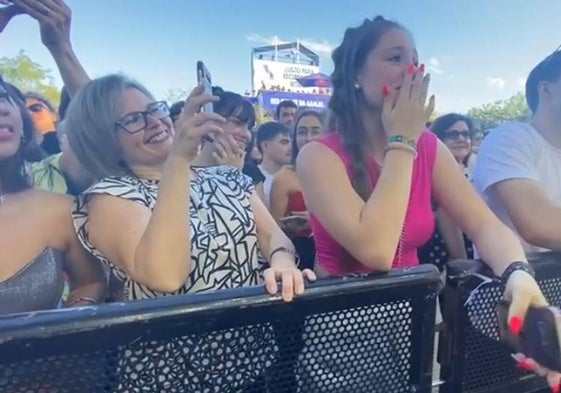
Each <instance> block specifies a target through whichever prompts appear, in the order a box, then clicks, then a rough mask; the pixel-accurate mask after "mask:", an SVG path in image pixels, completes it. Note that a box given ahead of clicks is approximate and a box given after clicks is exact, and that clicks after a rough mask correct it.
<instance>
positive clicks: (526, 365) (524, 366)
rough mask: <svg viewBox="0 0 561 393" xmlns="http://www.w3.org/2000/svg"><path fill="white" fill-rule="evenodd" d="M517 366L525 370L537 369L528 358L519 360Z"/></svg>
mask: <svg viewBox="0 0 561 393" xmlns="http://www.w3.org/2000/svg"><path fill="white" fill-rule="evenodd" d="M517 366H518V367H519V368H521V369H523V370H526V371H534V370H535V367H534V366H533V365H532V364H531V363H530V362H528V361H527V360H521V361H519V362H518V364H517Z"/></svg>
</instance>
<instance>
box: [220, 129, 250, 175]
mask: <svg viewBox="0 0 561 393" xmlns="http://www.w3.org/2000/svg"><path fill="white" fill-rule="evenodd" d="M213 143H214V147H215V151H214V152H213V153H212V156H213V157H214V159H215V160H216V162H217V164H218V165H231V166H233V167H235V168H238V169H242V168H243V164H244V158H245V151H244V150H241V149H240V148H239V146H238V144H237V143H236V140H235V139H234V137H233V136H231V135H226V134H221V135H216V136H215V138H214V142H213Z"/></svg>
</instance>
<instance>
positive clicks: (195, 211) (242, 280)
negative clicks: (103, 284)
mask: <svg viewBox="0 0 561 393" xmlns="http://www.w3.org/2000/svg"><path fill="white" fill-rule="evenodd" d="M194 171H195V173H196V174H197V176H196V177H195V178H194V179H193V180H192V181H191V196H190V204H189V222H190V236H191V239H190V240H191V267H190V269H191V270H190V274H189V278H188V279H187V281H186V282H185V284H184V285H183V286H182V287H181V288H180V289H179V291H177V292H175V293H173V295H178V294H184V293H197V292H205V291H210V290H218V289H226V288H237V287H246V286H249V285H257V284H259V283H261V281H262V280H261V276H260V274H261V270H262V265H261V263H260V262H259V260H258V242H257V230H256V225H255V217H254V214H253V211H252V209H251V207H250V202H249V196H250V195H251V194H252V193H253V190H254V189H253V183H252V181H251V179H250V178H249V177H247V176H245V175H243V174H242V173H241V172H240V171H239V170H237V169H235V168H234V167H230V166H218V167H209V168H197V169H195V170H194ZM95 194H106V195H113V196H116V197H119V198H123V199H127V200H130V201H133V202H135V203H139V204H141V205H142V206H145V207H147V208H149V209H150V210H153V209H154V206H155V204H156V199H157V196H158V181H153V180H152V181H151V180H144V179H140V178H137V177H134V176H124V177H118V178H117V177H109V178H106V179H103V180H101V181H100V182H99V183H97V184H95V185H93V186H92V187H90V188H89V189H88V190H86V191H85V192H84V194H83V195H81V196H80V197H79V198H78V199H77V202H76V204H75V209H74V211H73V218H74V225H75V228H76V231H77V233H78V238H79V239H80V241H81V242H82V244H83V246H84V247H85V248H86V249H87V250H88V251H89V252H90V253H92V254H93V255H94V256H95V257H96V258H97V259H99V260H100V261H101V262H103V263H104V264H105V265H106V266H108V267H109V269H110V270H111V271H112V272H113V273H114V274H115V275H116V276H117V277H118V278H120V279H121V280H122V281H123V282H124V291H125V297H126V298H127V299H128V300H137V299H145V298H154V297H158V296H166V295H169V294H166V293H163V292H158V291H154V290H152V289H150V288H148V287H147V286H146V285H143V284H140V283H138V282H135V281H132V280H131V279H130V278H129V277H128V276H127V274H126V273H125V272H123V271H122V270H121V269H119V268H118V267H117V266H115V265H114V264H112V263H111V261H109V260H108V259H107V258H106V257H105V256H104V255H102V254H101V252H100V251H99V250H97V249H96V248H95V247H94V246H93V245H92V244H91V242H90V238H89V231H88V221H89V219H88V201H89V200H90V198H91V197H92V195H95ZM115 224H116V225H118V223H115Z"/></svg>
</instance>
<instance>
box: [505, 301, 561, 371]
mask: <svg viewBox="0 0 561 393" xmlns="http://www.w3.org/2000/svg"><path fill="white" fill-rule="evenodd" d="M509 306H510V304H509V303H508V302H504V301H503V302H500V303H499V304H498V305H497V309H496V311H497V317H498V321H499V334H500V336H501V339H502V340H503V341H504V342H506V343H507V344H508V345H509V346H510V347H511V348H512V349H513V350H514V351H516V352H520V353H523V354H524V355H526V356H527V357H530V358H532V359H534V360H535V361H536V362H537V363H539V364H541V365H542V366H545V367H547V368H549V369H550V370H554V371H558V372H561V339H560V337H561V334H560V333H561V312H560V311H559V309H557V308H556V307H530V308H529V309H528V312H527V313H526V318H525V319H524V325H523V327H522V330H521V332H520V334H518V335H516V334H513V333H511V332H510V329H509V327H508V307H509Z"/></svg>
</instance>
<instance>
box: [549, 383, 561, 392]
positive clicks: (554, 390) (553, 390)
mask: <svg viewBox="0 0 561 393" xmlns="http://www.w3.org/2000/svg"><path fill="white" fill-rule="evenodd" d="M560 388H561V384H560V385H555V386H554V387H552V388H551V391H552V392H553V393H559V389H560Z"/></svg>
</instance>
